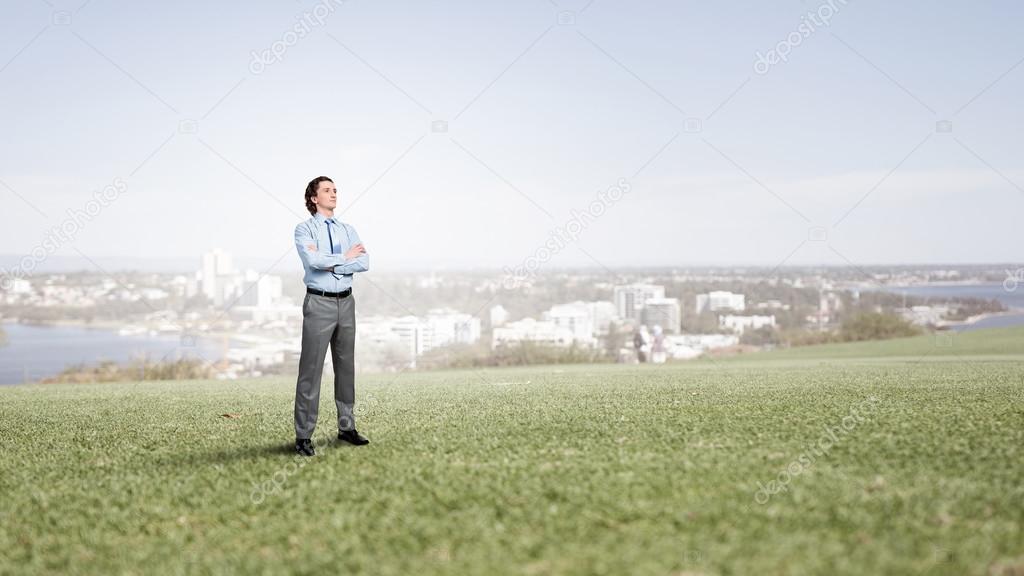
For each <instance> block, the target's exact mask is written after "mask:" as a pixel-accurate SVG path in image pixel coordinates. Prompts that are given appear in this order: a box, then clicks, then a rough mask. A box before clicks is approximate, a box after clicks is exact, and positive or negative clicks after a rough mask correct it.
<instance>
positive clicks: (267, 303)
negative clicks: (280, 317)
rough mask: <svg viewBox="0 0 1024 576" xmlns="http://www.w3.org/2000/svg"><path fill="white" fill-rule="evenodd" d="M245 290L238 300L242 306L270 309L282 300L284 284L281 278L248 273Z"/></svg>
mask: <svg viewBox="0 0 1024 576" xmlns="http://www.w3.org/2000/svg"><path fill="white" fill-rule="evenodd" d="M244 285H245V288H243V289H242V294H241V295H240V296H239V298H238V305H240V306H255V307H257V308H269V307H271V306H273V305H274V304H275V303H276V302H277V301H278V300H280V299H281V294H282V282H281V277H280V276H276V275H272V274H264V275H262V276H260V275H259V274H257V273H256V272H255V271H254V270H249V271H247V272H246V276H245V282H244Z"/></svg>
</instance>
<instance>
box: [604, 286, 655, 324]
mask: <svg viewBox="0 0 1024 576" xmlns="http://www.w3.org/2000/svg"><path fill="white" fill-rule="evenodd" d="M612 294H613V299H614V301H615V311H616V313H617V314H618V316H619V318H622V319H623V320H636V321H638V322H639V321H641V320H643V310H644V303H645V302H647V301H648V300H650V299H652V298H664V297H665V287H664V286H658V285H655V284H626V285H622V286H616V287H615V288H613V290H612Z"/></svg>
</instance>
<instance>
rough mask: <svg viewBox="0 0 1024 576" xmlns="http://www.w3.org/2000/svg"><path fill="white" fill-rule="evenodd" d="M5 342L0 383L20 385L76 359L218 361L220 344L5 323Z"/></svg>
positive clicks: (90, 361) (87, 361) (85, 361)
mask: <svg viewBox="0 0 1024 576" xmlns="http://www.w3.org/2000/svg"><path fill="white" fill-rule="evenodd" d="M3 329H4V332H5V333H6V334H7V344H6V345H3V346H0V384H19V383H22V382H30V381H35V380H39V379H41V378H48V377H50V376H55V375H57V374H58V373H60V371H61V370H63V369H64V368H67V367H69V366H72V365H75V364H87V365H94V364H98V363H99V362H101V361H104V360H113V361H115V362H118V363H125V362H129V361H131V360H133V359H135V358H139V357H140V356H143V355H145V356H146V357H147V358H150V359H151V360H154V361H155V360H160V359H165V360H175V359H177V358H182V357H189V358H202V359H204V360H218V359H220V358H221V356H222V355H223V354H222V350H221V346H220V345H219V344H218V343H217V342H215V341H211V340H204V339H200V340H198V341H196V342H195V344H194V345H188V346H186V345H183V344H182V342H181V339H180V338H179V336H177V335H167V336H146V335H135V336H121V335H119V334H118V333H117V331H116V330H107V329H95V328H80V327H71V326H31V325H27V324H14V323H5V324H3Z"/></svg>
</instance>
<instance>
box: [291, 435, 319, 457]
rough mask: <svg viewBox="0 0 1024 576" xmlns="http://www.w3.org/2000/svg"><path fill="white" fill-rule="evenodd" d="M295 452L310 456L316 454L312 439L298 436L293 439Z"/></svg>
mask: <svg viewBox="0 0 1024 576" xmlns="http://www.w3.org/2000/svg"><path fill="white" fill-rule="evenodd" d="M295 452H296V453H298V454H300V455H302V456H312V455H314V454H316V451H315V450H313V441H312V440H310V439H309V438H299V439H298V440H296V441H295Z"/></svg>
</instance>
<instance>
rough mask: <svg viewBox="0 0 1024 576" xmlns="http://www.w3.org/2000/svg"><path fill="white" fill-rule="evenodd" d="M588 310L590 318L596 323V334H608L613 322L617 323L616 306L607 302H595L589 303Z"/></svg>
mask: <svg viewBox="0 0 1024 576" xmlns="http://www.w3.org/2000/svg"><path fill="white" fill-rule="evenodd" d="M587 308H589V309H590V317H591V318H592V319H593V322H594V333H595V334H602V335H603V334H608V331H609V330H610V329H611V325H612V322H614V321H615V316H616V313H615V304H613V303H611V302H608V301H607V300H595V301H593V302H587Z"/></svg>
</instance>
